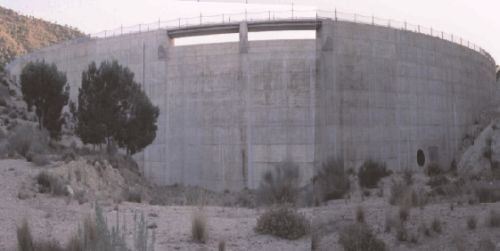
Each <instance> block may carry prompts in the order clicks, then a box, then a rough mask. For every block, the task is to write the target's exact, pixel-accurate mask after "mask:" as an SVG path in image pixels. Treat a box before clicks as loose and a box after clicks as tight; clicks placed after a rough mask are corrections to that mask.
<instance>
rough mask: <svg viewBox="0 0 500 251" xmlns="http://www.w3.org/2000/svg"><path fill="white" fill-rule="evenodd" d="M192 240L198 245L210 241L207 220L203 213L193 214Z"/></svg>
mask: <svg viewBox="0 0 500 251" xmlns="http://www.w3.org/2000/svg"><path fill="white" fill-rule="evenodd" d="M191 238H192V239H193V241H195V242H198V243H206V242H207V241H208V229H207V218H206V216H205V214H204V213H203V212H202V211H196V212H194V213H193V216H192V222H191Z"/></svg>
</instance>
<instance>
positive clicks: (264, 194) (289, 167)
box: [257, 161, 300, 205]
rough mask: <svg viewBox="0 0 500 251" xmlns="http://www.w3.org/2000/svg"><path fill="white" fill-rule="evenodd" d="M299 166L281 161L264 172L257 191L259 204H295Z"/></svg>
mask: <svg viewBox="0 0 500 251" xmlns="http://www.w3.org/2000/svg"><path fill="white" fill-rule="evenodd" d="M299 180H300V172H299V166H298V165H296V164H295V163H292V162H288V161H285V162H282V163H280V164H278V165H276V166H275V167H274V168H273V169H272V170H268V171H267V172H265V173H264V175H263V177H262V180H261V182H260V186H259V189H258V191H257V201H258V202H259V204H261V205H272V204H295V203H296V201H297V198H298V194H299Z"/></svg>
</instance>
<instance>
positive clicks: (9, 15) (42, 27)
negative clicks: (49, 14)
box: [0, 7, 84, 66]
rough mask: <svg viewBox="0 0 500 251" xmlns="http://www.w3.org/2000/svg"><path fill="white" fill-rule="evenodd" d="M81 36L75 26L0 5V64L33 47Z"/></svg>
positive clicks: (36, 47)
mask: <svg viewBox="0 0 500 251" xmlns="http://www.w3.org/2000/svg"><path fill="white" fill-rule="evenodd" d="M82 36H84V34H83V33H82V32H80V31H79V30H77V29H75V28H72V27H69V26H61V25H58V24H54V23H51V22H47V21H44V20H42V19H38V18H34V17H29V16H23V15H20V14H18V13H17V12H15V11H13V10H10V9H6V8H2V7H0V66H2V65H4V64H5V63H7V62H9V61H10V60H12V59H13V58H14V57H16V56H19V55H22V54H24V53H27V52H30V51H32V50H34V49H38V48H42V47H46V46H49V45H52V44H55V43H58V42H61V41H64V40H70V39H73V38H77V37H82Z"/></svg>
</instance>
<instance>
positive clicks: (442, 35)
mask: <svg viewBox="0 0 500 251" xmlns="http://www.w3.org/2000/svg"><path fill="white" fill-rule="evenodd" d="M441 39H444V32H442V31H441Z"/></svg>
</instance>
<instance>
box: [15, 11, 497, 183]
mask: <svg viewBox="0 0 500 251" xmlns="http://www.w3.org/2000/svg"><path fill="white" fill-rule="evenodd" d="M296 29H300V30H315V31H316V39H304V40H269V41H249V40H248V33H249V32H254V31H264V30H267V31H273V30H296ZM218 33H239V37H240V39H239V42H232V43H216V44H205V45H191V46H175V43H174V39H175V38H177V37H185V36H192V35H208V34H218ZM42 59H44V60H45V61H47V62H51V63H55V64H56V65H57V67H58V69H59V70H61V71H63V72H66V74H67V77H68V82H69V84H70V86H71V98H72V99H73V100H77V92H78V87H79V86H80V83H81V74H82V71H83V70H85V69H86V68H87V66H88V64H89V63H91V62H92V61H95V62H97V63H99V62H101V61H103V60H118V62H119V63H120V64H122V65H125V66H127V67H129V68H130V69H131V70H132V71H133V72H134V73H135V79H136V80H137V81H138V82H140V83H141V84H142V86H143V88H144V90H145V92H146V93H147V94H148V96H149V97H150V98H151V100H152V101H153V103H154V104H156V105H157V106H159V108H160V116H159V119H158V131H157V137H156V139H155V141H154V142H153V144H151V145H150V146H149V147H147V148H146V149H145V150H144V152H143V153H141V154H139V155H138V156H136V159H137V160H138V163H139V165H141V166H142V167H143V171H144V175H145V177H147V178H148V179H149V180H151V181H153V182H155V183H157V184H162V185H171V184H186V185H196V186H201V187H205V188H208V189H211V190H217V191H222V190H226V189H227V190H240V189H243V188H256V187H258V185H259V182H260V179H261V176H262V174H263V173H264V172H265V171H266V170H269V169H270V168H272V167H273V166H274V165H276V164H277V163H279V162H281V161H284V160H290V161H293V162H295V163H297V164H298V165H299V166H300V168H301V174H302V181H303V182H304V183H305V182H308V181H309V179H310V178H311V177H312V176H313V175H314V170H315V168H317V167H319V166H320V165H321V163H322V162H324V161H325V160H326V159H327V158H329V157H336V158H342V159H343V160H344V161H345V163H346V166H347V167H353V168H357V167H359V166H360V165H361V164H362V163H363V162H364V161H365V160H367V159H374V160H379V161H383V162H385V163H386V164H387V166H388V168H390V169H393V170H396V171H397V170H401V169H405V168H413V169H414V170H418V169H422V168H424V167H425V166H426V165H428V164H429V163H438V164H439V165H441V166H442V167H448V166H450V163H451V162H452V160H453V158H454V156H455V154H456V153H457V151H458V150H459V146H460V144H461V142H462V138H463V137H464V135H465V132H466V128H467V127H468V126H470V125H472V124H473V123H474V119H475V118H476V117H477V116H478V114H479V113H480V112H481V111H482V110H484V109H485V108H487V107H489V106H491V105H492V101H493V100H494V99H495V98H496V95H497V94H496V91H497V90H498V89H497V86H496V82H495V62H494V61H493V60H492V59H491V58H490V57H488V56H487V55H485V54H484V53H480V52H478V51H476V50H473V49H470V48H468V47H467V46H462V45H460V44H457V43H452V42H449V41H446V40H443V39H440V38H438V37H433V36H428V35H425V34H420V33H416V32H411V31H406V30H401V29H394V28H390V27H382V26H376V25H369V24H359V23H353V22H344V21H333V20H329V19H315V20H292V21H269V22H241V23H237V24H234V23H233V24H221V25H211V26H199V27H185V28H179V29H172V30H163V29H160V30H155V31H150V32H142V33H136V34H128V35H122V36H117V37H111V38H105V39H82V40H75V41H70V42H66V43H63V44H59V45H55V46H52V47H48V48H44V49H42V50H39V51H37V52H33V53H31V54H28V55H25V56H23V57H21V58H18V59H16V60H15V61H13V62H12V63H10V64H9V65H8V66H7V69H8V70H9V71H10V73H11V75H12V76H13V77H14V78H16V77H17V78H19V74H20V72H21V70H22V67H23V66H24V65H25V64H26V63H27V62H29V61H34V60H42ZM417 155H418V157H419V161H417Z"/></svg>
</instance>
